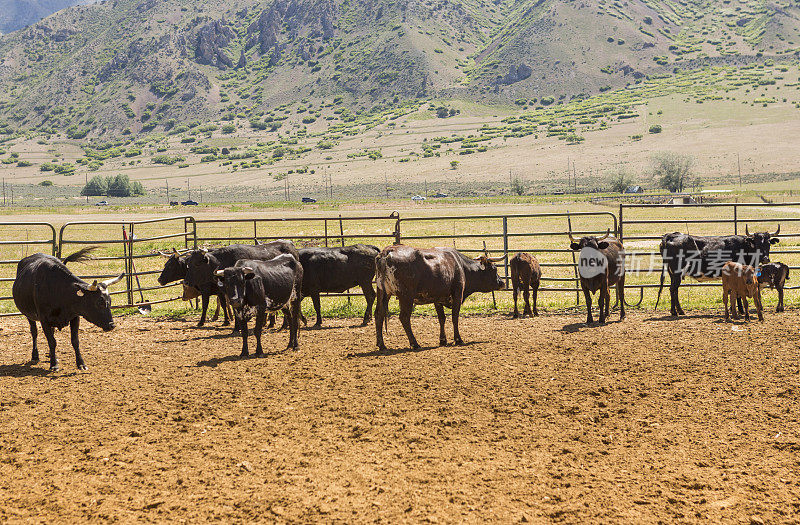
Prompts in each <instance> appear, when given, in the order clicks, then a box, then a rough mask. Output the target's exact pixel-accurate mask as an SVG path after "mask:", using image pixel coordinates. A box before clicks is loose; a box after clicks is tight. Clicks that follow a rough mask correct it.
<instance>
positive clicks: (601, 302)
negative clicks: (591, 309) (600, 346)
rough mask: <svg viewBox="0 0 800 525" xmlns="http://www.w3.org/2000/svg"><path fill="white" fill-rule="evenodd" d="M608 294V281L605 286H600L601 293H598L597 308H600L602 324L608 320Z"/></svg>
mask: <svg viewBox="0 0 800 525" xmlns="http://www.w3.org/2000/svg"><path fill="white" fill-rule="evenodd" d="M606 294H608V283H604V284H603V286H601V287H600V293H599V294H597V309H598V310H600V314H599V315H600V319H599V320H600V324H603V323H605V322H606V304H607V302H608V299H606Z"/></svg>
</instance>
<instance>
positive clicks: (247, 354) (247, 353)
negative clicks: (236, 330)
mask: <svg viewBox="0 0 800 525" xmlns="http://www.w3.org/2000/svg"><path fill="white" fill-rule="evenodd" d="M239 357H250V352H242V353H241V354H239Z"/></svg>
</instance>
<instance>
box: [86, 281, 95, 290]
mask: <svg viewBox="0 0 800 525" xmlns="http://www.w3.org/2000/svg"><path fill="white" fill-rule="evenodd" d="M87 290H89V291H90V292H96V291H97V279H95V280H94V282H93V283H92V284H90V285H89V288H87Z"/></svg>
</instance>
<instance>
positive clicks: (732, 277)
mask: <svg viewBox="0 0 800 525" xmlns="http://www.w3.org/2000/svg"><path fill="white" fill-rule="evenodd" d="M729 296H730V300H731V303H730V311H731V314H732V315H733V318H734V319H739V312H738V311H737V309H736V299H737V298H740V299H741V300H742V302H744V318H745V320H746V321H749V320H750V307H749V305H748V304H747V298H748V297H752V298H753V302H754V303H756V312H758V320H759V321H764V316H763V314H762V313H761V310H762V308H761V288H760V287H759V285H758V279H757V278H756V270H755V268H753V267H752V266H745V265H742V264H739V263H735V262H731V261H729V262H726V263H725V266H723V267H722V302H723V304H724V306H725V320H726V321H728V320H730V317H729V316H728V297H729Z"/></svg>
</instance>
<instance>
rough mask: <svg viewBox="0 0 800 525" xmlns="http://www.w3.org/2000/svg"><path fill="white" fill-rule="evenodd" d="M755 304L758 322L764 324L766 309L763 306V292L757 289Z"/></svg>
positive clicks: (754, 298) (754, 297)
mask: <svg viewBox="0 0 800 525" xmlns="http://www.w3.org/2000/svg"><path fill="white" fill-rule="evenodd" d="M753 302H754V303H756V313H757V314H758V320H759V321H761V322H762V323H763V322H764V313H763V310H764V307H763V305H762V304H761V290H759V289H758V288H756V294H755V295H754V296H753Z"/></svg>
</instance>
